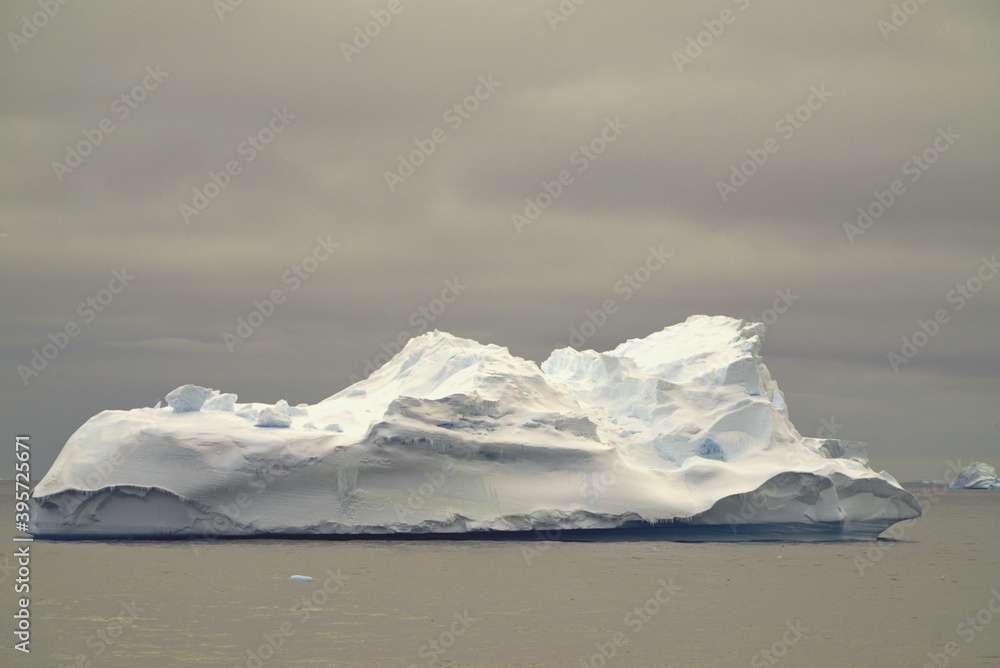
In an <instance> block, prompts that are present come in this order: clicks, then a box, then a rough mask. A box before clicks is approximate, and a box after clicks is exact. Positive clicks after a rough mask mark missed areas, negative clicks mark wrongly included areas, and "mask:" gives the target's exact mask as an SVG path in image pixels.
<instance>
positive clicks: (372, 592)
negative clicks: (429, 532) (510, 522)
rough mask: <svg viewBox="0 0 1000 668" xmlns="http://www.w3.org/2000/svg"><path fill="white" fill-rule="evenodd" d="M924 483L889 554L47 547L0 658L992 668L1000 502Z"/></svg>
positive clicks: (713, 546)
mask: <svg viewBox="0 0 1000 668" xmlns="http://www.w3.org/2000/svg"><path fill="white" fill-rule="evenodd" d="M911 490H912V491H914V492H915V493H917V494H918V495H919V496H920V497H921V499H922V505H923V506H924V512H925V514H924V517H922V518H921V519H919V520H917V521H916V522H915V523H913V524H912V525H911V526H909V527H905V528H904V529H902V531H901V532H897V537H898V538H899V540H893V541H885V540H881V541H879V542H878V543H824V544H792V543H766V544H752V543H701V544H683V543H668V542H661V543H656V542H638V543H599V544H594V543H544V542H543V543H529V542H523V543H522V542H511V543H507V542H504V543H496V542H456V543H450V542H364V541H351V542H339V541H336V542H335V541H274V540H266V541H265V540H258V541H226V542H213V543H187V542H137V543H107V542H46V541H36V542H34V543H32V544H31V562H30V568H31V576H30V578H31V580H30V585H31V592H30V597H31V604H30V614H31V645H30V647H31V654H30V655H24V654H23V653H21V652H18V651H15V650H14V649H12V645H13V643H14V642H15V639H14V635H13V629H14V626H13V621H12V620H13V617H12V615H13V614H14V613H15V611H16V607H15V605H16V602H15V598H16V595H15V593H14V585H15V578H16V577H17V576H16V573H11V572H8V571H6V570H0V578H2V579H3V581H2V583H0V587H2V591H3V595H2V598H0V600H2V601H3V611H2V612H3V618H4V620H5V623H4V627H5V629H6V632H5V636H4V643H3V649H2V650H0V665H3V666H15V665H31V666H73V665H76V666H130V667H131V666H224V667H231V666H250V667H251V668H253V667H255V666H345V667H346V666H351V667H353V666H403V667H406V666H410V665H418V666H429V665H433V666H448V667H457V666H477V667H478V666H568V667H575V666H595V667H601V666H674V667H678V668H680V667H688V666H773V665H778V666H864V667H866V668H867V667H870V666H918V667H919V666H924V665H925V664H927V665H931V666H934V665H935V663H933V662H932V661H937V665H938V666H944V665H947V666H977V667H978V666H998V665H1000V593H997V592H1000V493H992V492H976V491H967V492H945V491H943V490H942V489H941V488H934V487H929V486H928V487H924V486H920V487H912V488H911ZM932 491H933V492H935V493H936V494H937V495H939V496H934V495H932V494H931V492H932ZM5 492H6V493H5V494H4V496H3V508H4V512H5V513H6V514H5V515H4V516H5V517H8V518H9V517H11V513H12V509H11V507H12V501H11V495H10V493H9V490H5ZM3 526H4V527H6V532H5V535H3V536H2V539H3V542H4V543H5V546H4V547H3V548H2V550H0V566H2V567H4V568H6V569H9V567H10V565H11V564H12V562H13V554H14V550H15V549H16V547H17V546H18V545H19V544H15V543H14V542H12V540H11V536H12V534H11V529H10V528H9V527H10V521H9V520H7V521H5V522H4V525H3ZM293 574H302V575H308V576H311V577H313V578H314V581H313V582H295V581H291V580H289V579H288V578H289V576H290V575H293ZM990 607H992V608H993V610H992V611H991V610H990ZM977 614H978V620H977V619H976V617H977ZM268 639H269V640H270V642H268ZM765 653H766V654H765ZM929 655H930V656H929ZM261 657H263V660H261Z"/></svg>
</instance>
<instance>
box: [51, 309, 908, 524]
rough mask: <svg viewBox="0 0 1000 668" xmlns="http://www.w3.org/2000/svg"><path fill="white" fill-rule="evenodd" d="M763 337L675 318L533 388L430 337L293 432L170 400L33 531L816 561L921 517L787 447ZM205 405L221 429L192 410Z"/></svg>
mask: <svg viewBox="0 0 1000 668" xmlns="http://www.w3.org/2000/svg"><path fill="white" fill-rule="evenodd" d="M762 336H763V325H761V324H759V323H748V322H745V321H742V320H735V319H732V318H727V317H721V316H715V317H709V316H692V317H691V318H689V319H688V320H687V321H685V322H683V323H681V324H679V325H675V326H672V327H667V328H666V329H664V330H662V331H660V332H656V333H655V334H652V335H650V336H648V337H646V338H644V339H633V340H629V341H628V342H626V343H623V344H621V345H619V346H618V347H617V348H615V349H614V350H612V351H609V352H604V353H598V352H594V351H592V350H586V351H582V352H581V351H576V350H573V349H569V348H563V349H560V350H556V351H554V352H553V353H552V354H551V356H550V357H549V358H548V359H547V360H546V361H545V362H544V363H543V364H542V365H541V366H539V365H537V364H535V363H534V362H530V361H527V360H524V359H520V358H518V357H514V356H512V355H511V354H510V353H509V352H508V351H507V349H506V348H501V347H498V346H496V345H482V344H479V343H477V342H475V341H471V340H468V339H462V338H458V337H455V336H451V335H449V334H445V333H442V332H438V331H434V332H430V333H427V334H424V335H422V336H419V337H417V338H414V339H412V340H411V341H409V342H408V343H407V344H406V346H405V347H404V349H403V350H402V351H401V352H400V353H399V354H397V355H396V356H395V357H394V358H393V359H392V360H390V361H389V362H387V363H386V364H385V365H384V366H383V367H382V368H381V369H379V370H378V371H376V372H374V373H373V374H372V375H371V376H370V377H369V378H367V379H366V380H363V381H360V382H358V383H356V384H354V385H352V386H350V387H349V388H347V389H345V390H343V391H341V392H339V393H337V394H335V395H333V396H332V397H329V398H328V399H326V400H324V401H321V402H319V403H318V404H315V405H312V406H304V405H300V406H298V407H296V409H297V410H292V409H291V407H289V406H288V404H287V403H286V402H279V404H276V405H272V406H269V405H264V404H235V406H232V407H230V406H228V404H229V401H228V397H227V400H222V399H221V396H226V395H217V394H214V392H215V391H214V390H211V391H210V390H207V389H206V390H204V392H199V391H197V390H198V389H204V388H196V389H193V390H192V389H189V388H190V387H193V386H186V387H185V388H179V390H176V391H174V392H171V394H170V395H169V396H168V402H169V403H171V406H173V407H174V410H167V409H152V408H140V409H133V410H129V411H104V412H102V413H100V414H98V415H96V416H94V417H93V418H91V419H90V420H88V421H87V422H86V423H85V424H84V425H83V426H82V427H80V429H79V430H77V431H76V433H74V434H73V435H72V436H71V437H70V439H69V441H68V442H67V443H66V445H65V447H64V448H63V450H62V452H61V453H60V455H59V457H58V458H57V459H56V461H55V462H54V463H53V465H52V468H51V470H50V471H49V472H48V473H47V475H46V476H45V477H44V478H43V479H42V480H41V481H40V482H39V484H38V486H37V487H36V488H35V490H34V495H33V501H34V504H35V508H34V513H33V518H32V527H31V531H32V533H33V534H35V535H36V536H40V537H49V538H95V537H97V538H100V537H158V538H163V537H178V538H180V537H214V536H253V535H276V534H280V535H300V536H301V535H366V536H395V537H400V536H404V535H405V536H428V535H440V534H450V535H459V534H470V533H478V534H480V535H481V536H482V537H490V538H496V537H531V536H538V535H541V536H543V537H545V538H552V537H554V536H560V537H566V538H588V539H590V538H593V539H603V538H610V539H615V538H628V539H632V538H680V539H700V538H710V539H736V540H744V539H796V540H798V539H801V540H830V539H873V538H875V537H876V536H877V535H878V534H879V533H880V532H881V531H883V530H884V529H886V528H887V527H889V526H891V525H892V524H894V523H896V522H898V521H901V520H905V519H909V518H912V517H916V516H919V515H920V507H919V505H918V504H917V501H916V499H915V498H914V497H913V495H912V494H910V493H909V492H907V491H906V490H904V489H903V488H902V487H901V486H900V485H899V483H897V482H896V480H895V479H894V478H893V477H892V476H890V475H889V474H888V473H885V472H881V473H876V472H874V471H873V470H872V469H871V468H869V466H868V462H867V457H866V455H865V452H864V447H863V446H862V445H861V444H858V443H851V442H846V441H839V440H835V439H825V440H823V439H814V438H804V437H802V436H801V435H800V434H799V433H798V431H797V430H796V429H795V427H794V426H793V425H792V423H791V421H790V420H789V417H788V411H787V407H786V406H785V401H784V397H783V396H782V394H781V391H780V390H779V389H778V386H777V384H776V383H775V382H774V381H773V380H772V378H771V375H770V373H769V372H768V370H767V368H766V367H765V366H764V364H763V363H762V362H761V358H760V354H759V351H760V346H761V341H762ZM215 396H219V397H220V399H219V400H218V401H213V404H218V403H223V402H224V403H225V404H227V405H226V408H229V409H230V410H225V409H223V410H204V409H203V410H197V409H193V408H192V407H193V406H194V405H195V404H197V403H198V401H199V400H200V399H201V400H204V399H210V398H212V397H215ZM171 397H172V398H173V400H171ZM233 401H235V398H234V399H233ZM178 407H181V408H180V410H179V409H178ZM212 407H213V408H223V407H222V406H215V405H213V406H212ZM316 425H326V426H325V427H323V428H320V429H316V428H315V427H316ZM273 427H284V428H277V429H275V428H273ZM480 532H481V533H480Z"/></svg>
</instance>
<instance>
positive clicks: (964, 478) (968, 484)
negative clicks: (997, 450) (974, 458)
mask: <svg viewBox="0 0 1000 668" xmlns="http://www.w3.org/2000/svg"><path fill="white" fill-rule="evenodd" d="M948 487H949V488H951V489H997V490H1000V478H998V477H997V470H996V469H995V468H993V467H992V466H990V465H989V464H983V463H982V462H972V463H971V464H969V465H968V466H966V467H965V468H964V469H962V470H961V471H959V472H958V475H957V476H955V479H954V480H953V481H952V482H951V484H950V485H948Z"/></svg>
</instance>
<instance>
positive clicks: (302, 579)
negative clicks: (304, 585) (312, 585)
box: [288, 575, 313, 582]
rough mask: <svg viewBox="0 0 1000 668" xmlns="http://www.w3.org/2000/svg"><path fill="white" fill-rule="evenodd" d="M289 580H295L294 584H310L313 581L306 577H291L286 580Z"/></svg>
mask: <svg viewBox="0 0 1000 668" xmlns="http://www.w3.org/2000/svg"><path fill="white" fill-rule="evenodd" d="M288 579H289V580H295V581H296V582H312V581H313V579H312V578H311V577H309V576H308V575H293V576H292V577H290V578H288Z"/></svg>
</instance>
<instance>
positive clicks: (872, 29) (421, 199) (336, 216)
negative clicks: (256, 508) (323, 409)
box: [0, 0, 1000, 480]
mask: <svg viewBox="0 0 1000 668" xmlns="http://www.w3.org/2000/svg"><path fill="white" fill-rule="evenodd" d="M897 4H901V5H906V8H907V9H909V10H910V11H911V12H912V14H910V15H907V14H906V13H905V12H904V11H903V10H902V9H898V10H897V11H896V13H895V15H894V13H893V2H889V1H883V0H879V1H877V2H870V1H865V2H861V1H852V2H837V3H832V2H804V1H802V0H796V1H795V2H769V3H764V2H759V1H758V0H753V1H752V2H751V1H748V0H738V1H737V2H730V1H728V0H726V1H723V0H716V1H714V2H686V3H680V2H670V3H665V2H652V1H650V2H629V3H622V2H610V1H609V2H598V1H597V0H590V1H589V2H585V3H584V4H582V6H579V7H576V6H575V5H573V4H572V3H571V2H569V0H566V1H564V2H563V3H562V7H563V12H564V13H565V14H568V16H564V15H562V14H559V13H558V12H559V7H560V5H559V3H558V2H556V1H555V0H549V1H546V2H516V3H514V2H475V3H473V2H429V1H424V2H407V1H406V0H402V2H400V3H398V4H397V3H395V2H390V1H388V0H379V1H375V2H337V3H320V2H281V3H276V2H274V3H270V2H263V1H260V0H245V1H244V2H242V3H241V4H239V5H238V6H235V7H231V6H229V4H226V3H225V0H218V1H217V2H215V4H214V5H213V3H211V2H208V0H204V1H202V0H199V1H189V2H170V3H149V4H141V3H134V2H109V1H102V2H94V3H85V2H71V3H69V4H67V5H65V6H62V5H58V4H57V3H56V2H52V5H54V6H56V7H57V8H58V11H54V9H53V8H52V7H50V8H49V13H54V15H53V16H51V17H49V16H47V15H46V14H45V13H44V11H43V10H42V9H40V5H41V6H45V2H42V3H36V2H31V1H25V0H17V1H10V2H4V3H3V4H2V8H0V27H2V29H3V32H4V33H5V39H4V44H3V45H2V47H0V53H2V56H0V91H2V92H0V104H2V107H0V114H2V116H0V170H2V178H0V188H2V192H0V294H2V305H3V306H2V308H3V310H2V318H0V345H2V357H3V361H4V364H3V366H4V368H3V369H2V372H3V373H2V374H0V398H2V405H0V424H2V425H3V432H4V433H5V434H6V436H5V437H4V438H6V439H9V441H10V442H11V443H12V442H13V440H14V435H15V434H30V436H31V443H32V446H33V452H34V456H33V457H34V458H33V478H34V479H36V480H37V479H40V478H41V476H42V475H43V474H44V473H45V471H46V470H47V469H48V467H49V465H50V464H51V462H52V460H53V459H54V458H55V456H56V454H57V453H58V451H59V450H60V448H61V447H62V445H63V444H64V443H65V441H66V439H67V438H68V437H69V436H70V434H71V433H72V432H73V431H74V430H75V429H76V428H77V427H78V426H79V425H80V424H82V423H83V422H84V421H85V420H86V419H87V418H89V417H90V416H92V415H94V414H95V413H97V412H99V411H101V410H104V409H111V408H115V409H127V408H132V407H136V406H149V405H153V404H154V403H156V401H157V400H159V399H161V398H162V397H163V396H164V395H165V394H166V393H167V392H169V391H170V390H171V389H173V388H174V387H176V386H178V385H181V384H183V383H195V384H200V385H206V386H209V387H213V388H217V389H220V390H223V391H229V392H236V393H238V394H239V396H240V400H242V401H251V400H255V401H267V402H274V401H277V400H278V399H282V398H284V399H287V400H288V401H289V402H290V403H292V404H295V403H299V402H309V403H314V402H317V401H319V400H321V399H323V398H325V397H327V396H329V395H331V394H334V393H335V392H337V391H338V390H340V389H342V388H343V387H345V386H346V385H348V384H349V383H350V382H351V380H350V379H351V377H352V376H354V377H358V376H362V375H364V374H365V369H366V366H368V367H369V370H370V368H371V367H370V366H369V365H368V362H371V363H372V364H375V363H379V362H381V361H383V360H384V357H383V358H381V359H378V356H379V355H380V354H381V353H382V351H383V345H382V344H384V348H389V349H393V348H394V347H395V343H394V342H395V341H396V340H397V339H403V340H405V338H406V337H407V336H408V335H412V334H415V333H419V332H421V331H423V330H424V329H426V328H427V327H430V328H438V329H441V330H444V331H449V332H451V333H453V334H456V335H460V336H466V337H470V338H474V339H477V340H479V341H482V342H484V343H486V342H489V343H497V344H499V345H502V346H507V347H508V348H509V349H510V351H511V352H512V353H514V354H516V355H520V356H523V357H526V358H528V359H532V360H535V361H538V362H541V361H542V360H544V359H545V357H547V355H548V353H549V351H550V350H551V349H552V348H553V347H555V346H556V345H557V344H560V343H561V344H566V343H568V341H569V340H570V336H571V329H570V328H571V327H575V328H577V330H579V331H582V332H583V333H585V334H587V335H588V336H586V338H585V339H584V342H583V345H584V347H587V348H594V349H596V350H607V349H609V348H612V347H614V346H615V345H617V344H618V343H619V342H621V341H623V340H625V339H627V338H630V337H642V336H645V335H647V334H649V333H651V332H653V331H656V330H659V329H661V328H663V327H665V326H667V325H670V324H674V323H677V322H680V321H682V320H684V319H685V318H686V317H688V316H689V315H692V314H698V313H706V314H722V315H731V316H735V317H741V318H750V319H764V320H765V321H766V322H767V323H768V324H769V326H768V329H767V335H766V338H765V344H764V358H765V362H766V363H767V365H768V367H769V368H770V369H771V372H772V374H773V375H774V376H775V378H776V379H777V381H778V383H779V384H780V386H781V388H782V389H783V390H784V392H785V394H786V397H787V400H788V403H789V407H790V411H791V415H792V418H793V421H794V422H795V423H796V425H797V427H798V428H799V430H800V431H801V432H802V433H804V434H806V435H810V434H816V433H817V432H819V431H820V430H821V429H825V433H824V435H829V433H830V431H831V430H832V431H835V432H836V435H837V436H838V437H841V438H847V439H851V440H860V441H866V442H868V443H869V444H870V453H871V457H872V462H873V465H874V466H875V467H876V468H877V469H880V468H886V469H887V470H889V472H890V473H893V474H894V475H896V476H897V477H898V478H900V479H901V480H906V479H914V478H938V479H940V478H944V477H945V475H946V474H945V470H946V467H947V463H948V461H949V460H957V459H959V458H960V459H961V460H962V462H963V463H969V462H971V461H973V460H975V459H985V460H986V461H989V462H991V463H993V464H994V465H1000V278H998V279H995V280H990V279H993V277H994V274H996V273H997V272H998V271H1000V269H998V268H997V267H995V266H994V265H993V264H992V261H993V260H992V258H995V257H997V254H998V253H1000V188H998V185H1000V180H998V166H1000V160H998V158H1000V123H998V118H1000V109H998V107H1000V91H998V86H1000V40H998V39H997V36H998V34H1000V5H997V4H995V3H992V2H931V3H927V4H924V5H918V3H916V2H915V1H913V0H910V2H903V3H897ZM570 8H574V11H572V13H570V12H569V9H570ZM227 10H231V11H227ZM393 10H395V13H393ZM914 10H915V11H914ZM38 26H40V27H38ZM366 31H367V33H369V34H368V35H366V34H365V32H366ZM370 35H374V36H370ZM456 105H457V107H456ZM414 152H416V153H414ZM754 160H755V161H756V162H754ZM748 161H749V162H748ZM227 170H228V171H227ZM213 174H214V181H213ZM560 178H561V179H562V183H560ZM894 181H898V182H897V183H895V185H894ZM545 184H548V185H547V186H546V185H545ZM547 191H548V192H547ZM553 195H554V196H553ZM526 199H527V201H526ZM880 199H881V202H880ZM531 200H534V203H535V204H536V205H539V209H538V210H537V211H536V210H533V209H532V208H531V207H530V206H529V202H530V201H531ZM859 207H862V209H863V210H868V211H869V212H870V213H871V214H872V218H870V219H864V218H863V219H862V221H861V224H859V223H858V218H859V211H858V208H859ZM515 214H516V216H519V217H521V218H516V217H515ZM845 225H846V226H847V227H845ZM321 242H322V243H321ZM651 249H654V250H655V251H656V252H657V253H659V254H660V256H661V257H662V256H664V255H665V254H669V257H668V258H667V259H665V260H664V259H658V260H653V259H650V257H651V253H652V252H653V251H651ZM647 262H649V264H648V265H647ZM650 269H653V270H652V271H651V270H650ZM959 287H960V288H961V289H960V290H959ZM276 291H277V292H276ZM963 291H964V294H963ZM272 293H275V294H274V295H272ZM272 296H278V297H279V298H280V303H277V304H275V305H274V308H273V312H271V309H270V308H269V307H268V305H267V304H266V303H265V300H268V299H271V297H272ZM442 299H443V301H435V300H442ZM88 300H90V301H89V302H88ZM255 300H256V301H257V302H258V304H259V306H255V304H254V301H255ZM608 300H611V301H610V302H608ZM445 301H448V302H450V303H447V304H446V303H445ZM606 302H608V304H607V305H609V306H612V307H613V308H612V309H610V310H613V311H614V312H613V313H611V314H610V315H607V316H606V318H605V317H603V316H604V314H603V313H598V309H603V308H604V307H605V305H606ZM776 306H777V308H775V307H776ZM258 308H259V309H260V310H262V311H267V313H264V314H263V316H267V317H261V316H256V315H252V312H254V311H255V309H258ZM421 309H424V312H423V314H421ZM768 309H775V310H773V311H769V310H768ZM588 311H589V312H590V313H591V314H593V316H594V320H597V321H598V322H600V323H603V324H602V325H601V326H600V327H593V328H592V327H590V326H589V325H587V326H583V327H582V328H581V325H582V323H584V322H585V321H586V320H587V318H588V315H587V312H588ZM778 311H781V312H780V313H779V312H778ZM428 316H429V317H428ZM936 316H937V317H938V320H937V321H934V319H935V317H936ZM241 317H242V318H244V319H247V320H248V321H252V322H248V323H247V325H248V326H249V327H250V329H249V330H248V329H247V327H242V328H241V330H238V325H239V320H238V319H239V318H241ZM918 321H924V323H925V324H924V329H925V330H926V331H927V332H929V333H932V334H933V335H930V334H925V333H918V332H922V330H921V328H920V325H919V324H918ZM931 321H934V322H931ZM67 328H68V329H67ZM595 330H596V331H595ZM67 332H69V333H67ZM60 333H62V334H60ZM71 334H72V335H71ZM247 334H249V336H245V335H247ZM227 335H232V337H229V336H227ZM233 337H239V338H240V339H244V340H242V341H240V340H236V338H233ZM903 337H906V338H907V339H908V340H909V341H910V342H912V343H913V347H912V348H908V347H906V346H905V344H904V341H903ZM577 342H579V340H577ZM47 344H51V345H49V347H48V348H47V349H44V348H45V346H46V345H47ZM43 349H44V350H43ZM34 351H38V355H37V356H36V355H34ZM45 353H47V355H48V356H49V357H52V359H45V358H44V357H43V354H45ZM890 353H895V354H896V355H898V356H899V357H896V358H892V359H890ZM910 353H912V355H910V356H908V355H909V354H910ZM33 357H34V358H35V359H34V367H32V360H33ZM893 361H895V362H896V363H895V364H893ZM43 365H44V366H43ZM894 366H895V368H893V367H894ZM19 367H21V368H20V369H19ZM39 369H40V370H39ZM823 421H826V424H827V426H826V427H824V422H823ZM11 450H12V448H11V449H8V452H10V451H11ZM12 469H13V455H10V456H7V457H5V458H4V459H3V461H2V462H0V475H3V476H4V477H12V474H11V471H12Z"/></svg>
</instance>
